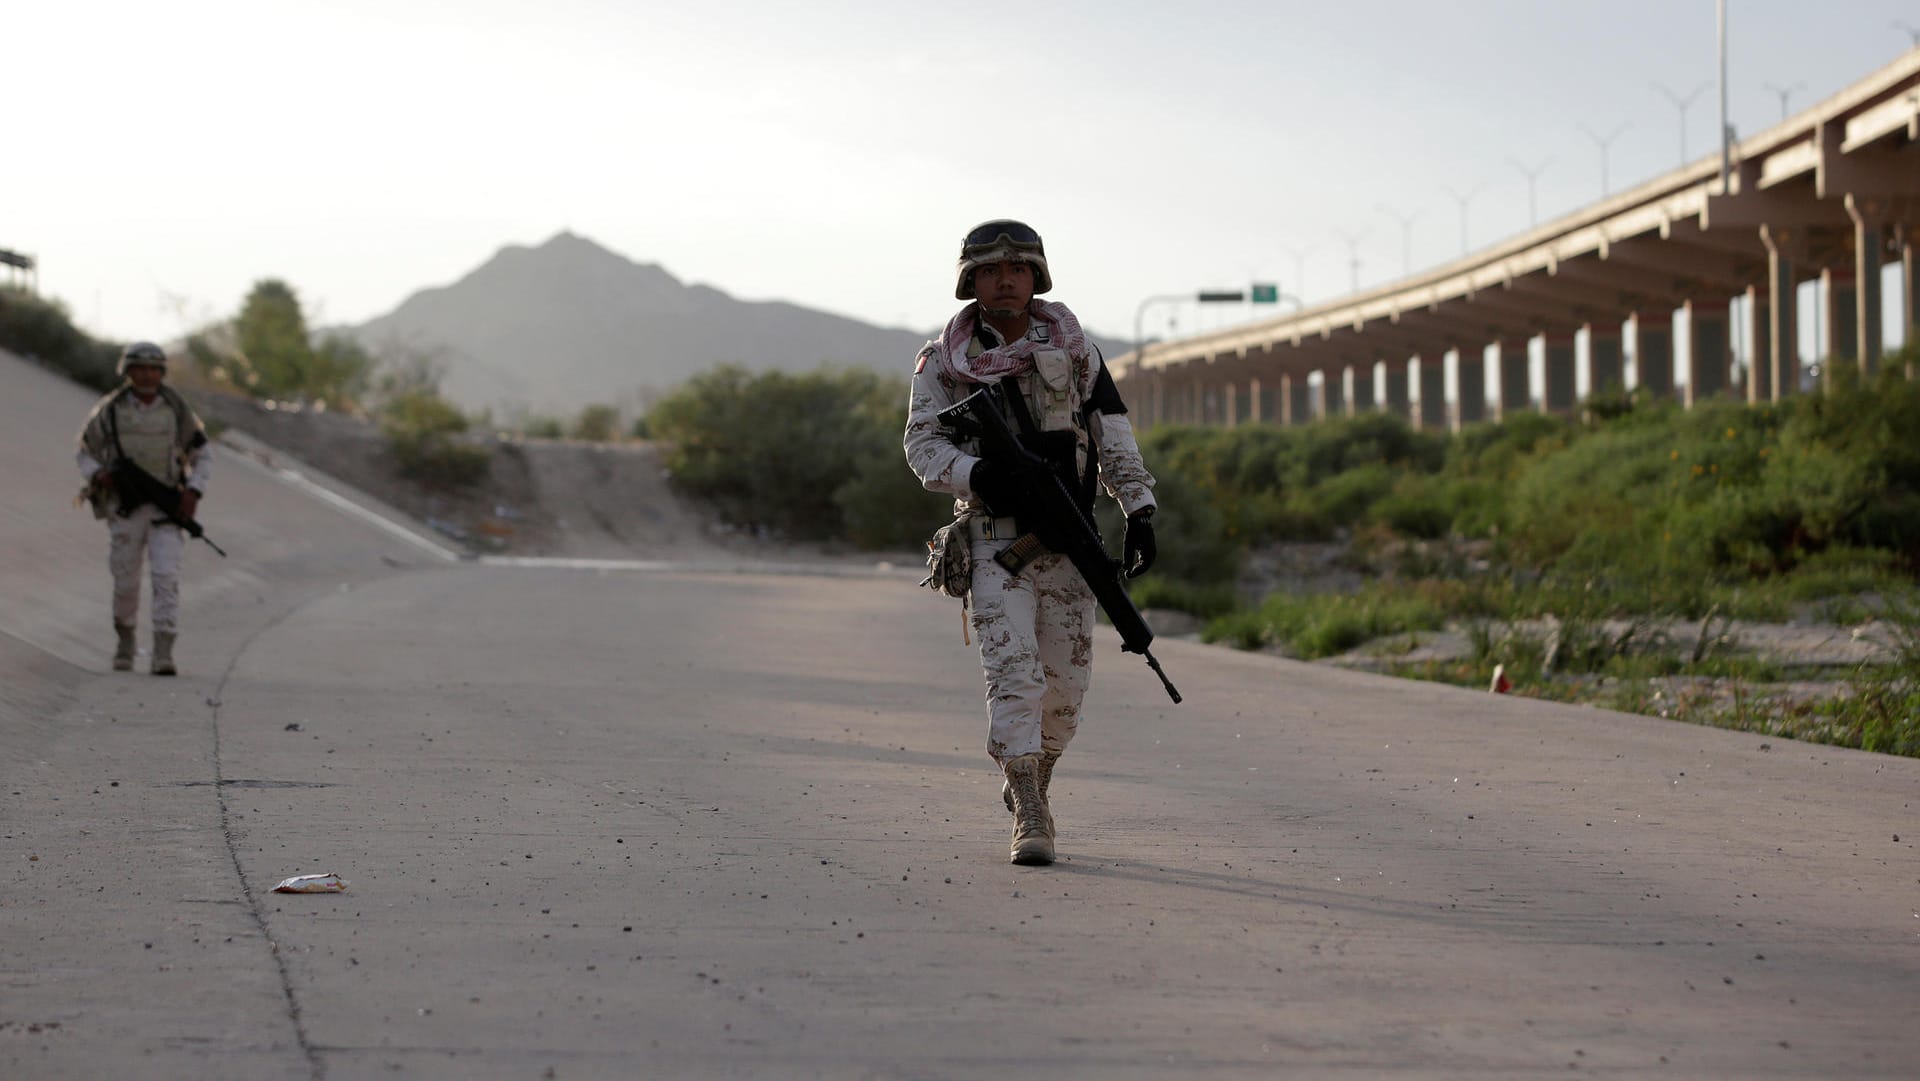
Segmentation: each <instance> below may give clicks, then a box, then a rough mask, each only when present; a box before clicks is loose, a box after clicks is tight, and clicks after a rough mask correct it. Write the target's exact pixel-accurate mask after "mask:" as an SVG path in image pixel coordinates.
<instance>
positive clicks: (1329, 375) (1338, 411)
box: [1320, 364, 1347, 420]
mask: <svg viewBox="0 0 1920 1081" xmlns="http://www.w3.org/2000/svg"><path fill="white" fill-rule="evenodd" d="M1346 415H1347V366H1346V365H1344V364H1336V365H1334V366H1333V367H1331V368H1322V369H1321V370H1320V419H1321V420H1327V419H1329V418H1332V417H1344V416H1346Z"/></svg>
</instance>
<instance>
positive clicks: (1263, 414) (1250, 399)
mask: <svg viewBox="0 0 1920 1081" xmlns="http://www.w3.org/2000/svg"><path fill="white" fill-rule="evenodd" d="M1265 396H1266V388H1265V387H1263V386H1261V385H1260V380H1258V379H1249V380H1247V421H1248V423H1251V424H1258V423H1260V422H1261V421H1262V420H1265V419H1267V418H1268V417H1271V416H1272V415H1273V414H1272V413H1271V412H1269V411H1268V409H1267V403H1266V400H1265Z"/></svg>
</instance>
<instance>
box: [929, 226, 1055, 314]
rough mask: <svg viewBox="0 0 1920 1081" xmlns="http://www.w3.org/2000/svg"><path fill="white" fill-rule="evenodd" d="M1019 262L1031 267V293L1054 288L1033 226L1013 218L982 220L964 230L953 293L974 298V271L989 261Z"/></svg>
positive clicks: (1037, 234)
mask: <svg viewBox="0 0 1920 1081" xmlns="http://www.w3.org/2000/svg"><path fill="white" fill-rule="evenodd" d="M1014 261H1018V262H1022V263H1027V264H1029V265H1031V266H1032V267H1033V294H1034V295H1035V296H1039V295H1040V294H1041V293H1044V292H1046V291H1047V290H1049V289H1051V288H1053V275H1051V274H1049V273H1047V248H1046V245H1044V244H1042V243H1040V234H1039V233H1036V232H1034V231H1033V226H1031V225H1028V224H1027V223H1026V222H1023V221H1014V220H1013V219H1012V218H995V219H994V220H993V221H983V222H981V223H980V224H979V225H976V226H974V227H973V228H972V229H969V230H967V236H966V239H964V240H962V241H961V242H960V267H959V273H958V278H957V280H956V281H955V282H954V285H953V295H954V297H955V298H957V299H960V300H972V299H973V296H974V294H973V272H974V271H976V270H978V269H980V268H981V267H983V266H986V265H987V264H988V263H1006V262H1014Z"/></svg>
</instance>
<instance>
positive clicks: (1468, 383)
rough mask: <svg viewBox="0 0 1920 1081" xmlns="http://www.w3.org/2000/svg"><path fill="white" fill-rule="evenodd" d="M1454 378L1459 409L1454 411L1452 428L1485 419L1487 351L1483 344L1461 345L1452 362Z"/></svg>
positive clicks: (1456, 428) (1455, 428)
mask: <svg viewBox="0 0 1920 1081" xmlns="http://www.w3.org/2000/svg"><path fill="white" fill-rule="evenodd" d="M1453 369H1454V380H1455V382H1457V383H1458V384H1459V388H1458V393H1459V395H1460V399H1459V409H1458V410H1456V411H1455V413H1454V422H1455V424H1454V430H1455V431H1458V430H1459V429H1460V428H1462V427H1464V426H1466V425H1468V424H1478V423H1480V422H1481V421H1483V420H1485V419H1487V352H1486V346H1484V345H1466V346H1461V347H1460V349H1459V351H1458V352H1457V353H1456V355H1455V360H1454V364H1453Z"/></svg>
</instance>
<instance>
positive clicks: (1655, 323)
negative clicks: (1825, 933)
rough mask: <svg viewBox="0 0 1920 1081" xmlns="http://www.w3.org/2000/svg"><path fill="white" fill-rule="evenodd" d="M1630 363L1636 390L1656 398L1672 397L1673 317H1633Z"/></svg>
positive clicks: (1653, 314)
mask: <svg viewBox="0 0 1920 1081" xmlns="http://www.w3.org/2000/svg"><path fill="white" fill-rule="evenodd" d="M1633 363H1634V369H1635V372H1634V374H1635V375H1636V376H1637V378H1636V379H1635V380H1634V385H1635V386H1636V387H1645V388H1647V390H1648V392H1650V393H1651V394H1652V395H1653V396H1654V397H1656V398H1671V397H1673V313H1672V312H1670V311H1651V312H1634V313H1633Z"/></svg>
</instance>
